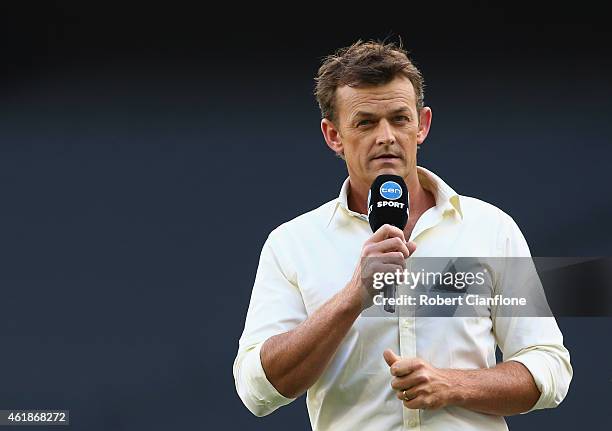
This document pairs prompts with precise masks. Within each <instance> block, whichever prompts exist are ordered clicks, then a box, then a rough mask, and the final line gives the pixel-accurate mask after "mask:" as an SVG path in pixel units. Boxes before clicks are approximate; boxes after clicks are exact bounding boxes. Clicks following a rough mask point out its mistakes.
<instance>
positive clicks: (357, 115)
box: [352, 106, 410, 120]
mask: <svg viewBox="0 0 612 431" xmlns="http://www.w3.org/2000/svg"><path fill="white" fill-rule="evenodd" d="M409 111H410V108H408V107H407V106H403V107H401V108H397V109H394V110H393V111H391V114H392V115H393V114H399V113H402V112H409ZM364 117H365V118H368V117H370V118H371V117H376V114H373V113H372V112H367V111H357V112H356V113H355V115H353V117H352V118H353V120H354V119H356V118H364Z"/></svg>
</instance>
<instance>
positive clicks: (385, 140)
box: [376, 118, 395, 145]
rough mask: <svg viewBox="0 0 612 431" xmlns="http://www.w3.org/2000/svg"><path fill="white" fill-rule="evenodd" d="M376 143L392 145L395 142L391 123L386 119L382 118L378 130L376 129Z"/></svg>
mask: <svg viewBox="0 0 612 431" xmlns="http://www.w3.org/2000/svg"><path fill="white" fill-rule="evenodd" d="M376 133H377V135H376V144H377V145H385V144H386V145H392V144H395V134H394V133H393V128H392V127H391V124H389V122H388V121H387V120H386V119H384V118H383V119H382V120H380V121H379V122H378V130H377V131H376Z"/></svg>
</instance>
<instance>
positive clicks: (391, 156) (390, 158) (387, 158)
mask: <svg viewBox="0 0 612 431" xmlns="http://www.w3.org/2000/svg"><path fill="white" fill-rule="evenodd" d="M372 160H380V161H383V162H391V161H394V160H401V157H399V156H397V155H395V154H380V155H378V156H376V157H373V158H372Z"/></svg>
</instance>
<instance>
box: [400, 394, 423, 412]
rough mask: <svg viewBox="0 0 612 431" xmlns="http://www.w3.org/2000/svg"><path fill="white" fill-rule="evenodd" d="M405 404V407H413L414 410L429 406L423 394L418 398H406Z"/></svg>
mask: <svg viewBox="0 0 612 431" xmlns="http://www.w3.org/2000/svg"><path fill="white" fill-rule="evenodd" d="M403 404H404V407H406V408H409V409H413V410H416V409H426V408H427V407H428V404H427V402H426V399H425V397H424V396H422V395H421V396H418V397H416V398H413V399H411V400H404V402H403Z"/></svg>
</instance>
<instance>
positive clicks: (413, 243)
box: [407, 241, 417, 255]
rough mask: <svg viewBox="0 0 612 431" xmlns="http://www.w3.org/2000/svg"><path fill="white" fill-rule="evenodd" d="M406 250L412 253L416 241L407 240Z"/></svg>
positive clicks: (414, 249)
mask: <svg viewBox="0 0 612 431" xmlns="http://www.w3.org/2000/svg"><path fill="white" fill-rule="evenodd" d="M407 246H408V251H409V252H410V255H412V253H414V252H415V251H416V248H417V245H416V242H414V241H408V244H407Z"/></svg>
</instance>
